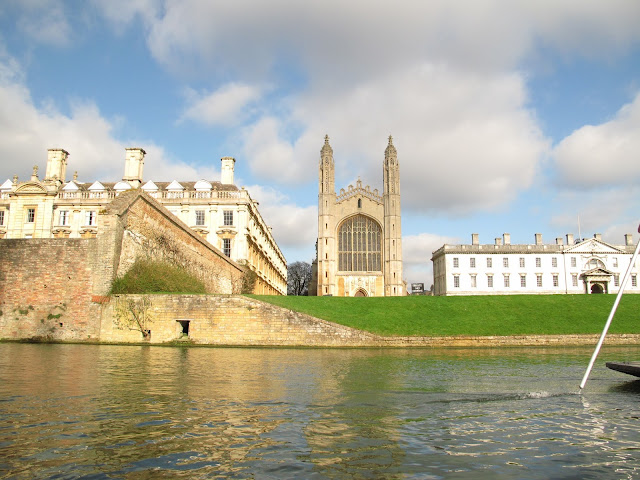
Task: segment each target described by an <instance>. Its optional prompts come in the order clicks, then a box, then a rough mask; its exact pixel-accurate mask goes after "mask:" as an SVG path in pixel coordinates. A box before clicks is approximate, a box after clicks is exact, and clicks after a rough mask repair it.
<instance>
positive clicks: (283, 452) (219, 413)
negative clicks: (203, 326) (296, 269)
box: [0, 343, 640, 479]
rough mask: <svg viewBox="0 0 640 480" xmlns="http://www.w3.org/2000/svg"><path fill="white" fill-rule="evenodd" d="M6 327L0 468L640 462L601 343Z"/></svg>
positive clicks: (252, 472)
mask: <svg viewBox="0 0 640 480" xmlns="http://www.w3.org/2000/svg"><path fill="white" fill-rule="evenodd" d="M590 354H591V349H583V348H572V349H569V348H567V349H560V348H558V349H548V348H535V349H521V348H501V349H441V350H436V349H407V350H404V349H397V350H396V349H266V348H265V349H261V348H178V347H175V348H168V347H152V346H95V345H29V344H13V343H5V344H0V478H10V479H44V478H54V479H74V478H89V479H113V478H128V479H148V478H196V479H199V478H241V479H245V478H255V479H270V478H273V479H276V478H277V479H285V478H296V479H300V478H312V479H325V478H327V479H352V478H356V479H357V478H376V479H377V478H403V479H404V478H407V479H438V478H473V479H477V478H480V479H482V478H487V479H489V478H490V479H501V478H505V479H512V478H521V479H530V478H534V479H535V478H557V479H578V478H580V479H582V478H598V479H600V478H640V432H639V428H638V427H639V426H640V402H639V401H640V381H634V380H633V378H634V377H630V376H627V375H624V374H621V373H617V372H613V371H610V370H608V369H606V368H605V367H604V362H605V361H610V360H614V361H624V360H637V359H640V347H615V348H614V347H609V348H605V349H603V351H602V352H601V354H600V357H599V359H598V362H597V363H596V366H595V368H594V371H593V373H592V375H591V378H590V380H589V382H588V383H587V386H586V388H585V390H584V391H583V392H582V393H581V394H579V393H578V385H579V383H580V380H581V378H582V375H583V374H584V370H585V368H586V365H587V364H588V360H589V356H590Z"/></svg>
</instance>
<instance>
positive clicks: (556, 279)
mask: <svg viewBox="0 0 640 480" xmlns="http://www.w3.org/2000/svg"><path fill="white" fill-rule="evenodd" d="M553 286H554V287H557V286H558V275H553Z"/></svg>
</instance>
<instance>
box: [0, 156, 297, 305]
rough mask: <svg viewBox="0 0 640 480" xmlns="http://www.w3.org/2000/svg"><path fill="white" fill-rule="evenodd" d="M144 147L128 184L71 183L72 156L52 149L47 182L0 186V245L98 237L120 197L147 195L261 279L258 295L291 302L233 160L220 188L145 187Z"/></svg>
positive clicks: (275, 253) (204, 183)
mask: <svg viewBox="0 0 640 480" xmlns="http://www.w3.org/2000/svg"><path fill="white" fill-rule="evenodd" d="M145 154H146V152H145V151H144V150H143V149H142V148H127V149H126V155H125V164H124V175H123V177H122V180H120V181H116V182H101V181H94V182H80V181H78V175H77V172H76V174H74V175H73V179H72V180H68V181H67V179H66V171H67V161H68V158H69V153H68V152H67V151H65V150H63V149H50V150H49V151H48V156H47V168H46V172H45V175H44V178H43V179H42V180H41V179H40V178H39V176H38V167H37V166H36V167H34V169H33V174H32V176H31V178H30V179H29V180H27V181H24V182H21V181H19V180H18V177H17V176H14V177H13V180H7V181H5V182H4V183H3V184H2V185H0V239H2V238H6V239H9V238H52V237H59V238H92V237H96V236H97V235H98V225H99V223H100V212H101V211H102V210H104V209H105V207H106V205H108V204H109V203H111V202H112V201H113V200H114V199H115V198H116V197H117V196H118V195H119V194H120V193H122V192H125V191H127V190H131V189H141V190H142V191H144V192H145V193H147V194H148V195H149V196H151V197H153V198H154V199H155V200H156V201H157V202H159V203H160V204H161V205H162V206H164V207H165V208H166V209H167V210H169V211H170V212H172V213H173V214H175V215H176V216H177V217H178V218H179V219H180V220H181V221H182V222H184V223H185V224H186V225H187V226H189V227H190V228H191V229H193V230H194V231H195V232H196V233H197V234H198V235H200V237H202V238H203V239H205V240H206V241H208V242H209V243H210V244H211V245H213V246H214V247H216V248H217V249H219V250H221V251H222V252H223V253H224V254H225V255H226V256H227V257H229V258H231V259H232V260H234V261H236V262H237V263H239V264H241V265H245V266H246V267H248V268H249V269H250V270H252V271H253V272H255V274H256V277H257V280H256V285H255V289H254V293H257V294H269V295H286V292H287V263H286V260H285V258H284V255H283V254H282V252H281V251H280V248H279V247H278V245H277V243H276V241H275V239H274V237H273V235H272V232H271V228H270V227H268V226H267V225H266V223H265V222H264V220H263V218H262V216H261V215H260V212H259V211H258V202H256V201H254V200H253V199H252V198H251V196H250V195H249V192H248V191H247V190H245V189H244V188H238V187H237V186H236V185H235V184H234V166H235V159H234V158H232V157H223V158H222V160H221V161H222V173H221V178H220V181H208V180H204V179H201V180H198V181H177V180H173V181H170V182H161V181H153V180H148V181H146V182H145V181H144V180H143V175H142V174H143V167H144V157H145Z"/></svg>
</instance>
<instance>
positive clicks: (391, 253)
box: [309, 135, 406, 297]
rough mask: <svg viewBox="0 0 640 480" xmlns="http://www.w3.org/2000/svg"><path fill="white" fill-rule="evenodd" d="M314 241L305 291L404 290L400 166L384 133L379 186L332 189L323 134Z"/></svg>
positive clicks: (377, 294) (381, 292)
mask: <svg viewBox="0 0 640 480" xmlns="http://www.w3.org/2000/svg"><path fill="white" fill-rule="evenodd" d="M318 173H319V192H318V240H317V247H316V259H315V261H314V265H313V272H314V273H313V280H312V284H311V288H310V289H309V294H310V295H313V294H316V295H333V296H340V297H370V296H371V297H382V296H400V295H406V286H405V283H404V281H403V280H402V226H401V221H400V166H399V164H398V153H397V151H396V148H395V146H394V145H393V139H392V137H391V136H389V142H388V145H387V148H386V149H385V152H384V162H383V164H382V173H383V190H382V194H380V193H379V191H378V189H374V190H372V189H371V188H370V187H369V186H368V185H367V186H363V185H362V181H361V180H360V179H358V181H357V182H356V185H355V186H353V185H349V186H348V188H347V189H346V190H345V189H344V188H342V189H340V191H339V193H336V190H335V163H334V159H333V149H332V148H331V145H329V136H328V135H327V136H325V138H324V145H323V146H322V149H321V150H320V163H319V168H318Z"/></svg>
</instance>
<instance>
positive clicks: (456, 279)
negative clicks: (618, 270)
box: [453, 273, 638, 288]
mask: <svg viewBox="0 0 640 480" xmlns="http://www.w3.org/2000/svg"><path fill="white" fill-rule="evenodd" d="M502 278H503V282H504V283H503V286H504V287H505V288H510V287H511V277H510V274H508V273H505V274H503V275H502ZM542 278H543V276H542V274H541V273H537V274H536V286H537V287H542V286H543V283H542ZM551 278H552V283H553V286H554V287H558V286H559V285H560V283H559V281H560V280H559V276H558V274H553V275H552V276H551ZM469 279H470V285H471V288H477V286H478V282H477V275H475V274H471V275H469ZM571 284H572V286H574V287H577V286H578V274H577V273H574V274H572V275H571ZM613 285H614V286H616V287H619V286H620V275H618V274H615V275H614V276H613ZM526 286H527V274H526V273H521V274H520V287H522V288H526ZM631 286H632V287H637V286H638V278H637V275H636V274H635V273H634V274H632V275H631ZM453 287H454V288H460V275H454V276H453ZM487 287H488V288H493V275H491V274H488V275H487Z"/></svg>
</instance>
